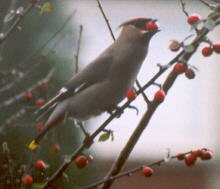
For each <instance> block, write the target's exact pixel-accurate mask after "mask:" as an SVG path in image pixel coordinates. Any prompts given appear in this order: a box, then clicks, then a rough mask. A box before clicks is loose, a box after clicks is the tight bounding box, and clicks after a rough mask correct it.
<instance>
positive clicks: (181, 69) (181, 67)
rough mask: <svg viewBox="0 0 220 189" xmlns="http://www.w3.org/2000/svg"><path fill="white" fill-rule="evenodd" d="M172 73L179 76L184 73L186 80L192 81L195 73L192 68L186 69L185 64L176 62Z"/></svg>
mask: <svg viewBox="0 0 220 189" xmlns="http://www.w3.org/2000/svg"><path fill="white" fill-rule="evenodd" d="M173 73H175V74H177V75H180V74H183V73H185V76H186V77H187V78H188V79H193V78H194V77H195V72H194V70H193V69H192V68H188V65H187V64H186V63H182V62H178V63H176V64H175V65H174V67H173Z"/></svg>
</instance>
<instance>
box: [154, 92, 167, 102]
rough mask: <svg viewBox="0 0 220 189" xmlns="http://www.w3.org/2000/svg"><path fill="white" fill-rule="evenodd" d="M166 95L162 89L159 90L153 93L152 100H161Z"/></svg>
mask: <svg viewBox="0 0 220 189" xmlns="http://www.w3.org/2000/svg"><path fill="white" fill-rule="evenodd" d="M165 97H166V93H165V92H164V91H163V90H159V91H157V92H156V93H155V94H154V100H155V101H157V102H163V100H164V99H165Z"/></svg>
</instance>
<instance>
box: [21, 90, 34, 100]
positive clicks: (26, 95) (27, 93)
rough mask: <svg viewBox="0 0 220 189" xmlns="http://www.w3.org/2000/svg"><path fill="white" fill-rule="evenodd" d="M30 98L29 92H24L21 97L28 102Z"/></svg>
mask: <svg viewBox="0 0 220 189" xmlns="http://www.w3.org/2000/svg"><path fill="white" fill-rule="evenodd" d="M32 97H33V95H32V93H31V92H25V93H24V95H23V99H24V100H25V101H28V100H30V99H31V98H32Z"/></svg>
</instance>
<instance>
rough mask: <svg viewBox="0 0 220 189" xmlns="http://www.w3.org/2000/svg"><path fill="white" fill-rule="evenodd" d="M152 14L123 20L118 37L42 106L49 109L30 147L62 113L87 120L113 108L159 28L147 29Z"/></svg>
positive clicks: (132, 77)
mask: <svg viewBox="0 0 220 189" xmlns="http://www.w3.org/2000/svg"><path fill="white" fill-rule="evenodd" d="M156 21H157V20H154V19H151V18H145V17H141V18H135V19H131V20H128V21H126V22H124V23H122V24H121V25H120V26H119V27H120V28H121V33H120V35H119V37H118V38H117V39H116V40H115V41H114V42H113V43H112V44H111V45H110V46H109V47H108V48H107V49H105V50H104V51H103V52H102V53H101V54H100V55H99V56H98V57H97V58H95V59H94V60H93V61H92V62H91V63H90V64H88V65H87V66H86V67H85V68H84V69H83V70H82V71H80V72H78V73H77V74H75V75H74V76H73V77H72V78H71V79H70V81H69V82H68V83H67V84H66V85H65V86H64V87H63V88H61V90H60V91H59V93H58V94H57V95H56V96H55V97H54V98H52V99H51V100H50V101H49V102H48V103H46V104H45V105H44V106H42V107H41V108H40V110H39V112H44V111H51V114H50V116H49V118H48V120H47V121H46V123H45V128H44V129H43V130H42V132H41V133H40V134H39V135H38V136H37V137H36V138H35V140H33V141H32V142H31V143H30V145H29V147H30V149H35V148H36V147H37V144H38V143H39V141H40V140H41V139H42V138H43V136H44V135H45V134H46V133H47V132H48V131H49V130H50V129H51V128H53V127H54V126H55V125H56V124H57V123H59V122H60V121H62V120H63V119H64V117H65V115H67V116H71V117H73V118H74V119H77V120H86V119H89V118H90V117H92V116H97V115H99V114H101V113H102V112H104V111H111V110H113V109H114V108H115V107H116V106H117V104H118V103H119V102H120V101H121V100H122V99H123V98H124V97H125V94H126V92H127V91H128V89H130V88H132V86H133V85H134V82H135V80H136V77H137V74H138V72H139V70H140V67H141V65H142V63H143V61H144V59H145V57H146V55H147V53H148V46H149V42H150V40H151V38H152V36H153V35H154V34H156V33H157V32H158V31H159V30H158V28H153V29H150V30H148V29H147V27H146V25H147V24H148V23H149V22H151V23H152V22H153V23H156Z"/></svg>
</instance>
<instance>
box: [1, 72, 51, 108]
mask: <svg viewBox="0 0 220 189" xmlns="http://www.w3.org/2000/svg"><path fill="white" fill-rule="evenodd" d="M53 74H54V69H52V70H51V71H50V72H49V73H48V75H47V76H46V77H45V78H44V79H42V80H40V81H39V82H37V83H36V84H34V85H32V86H31V87H29V88H28V89H26V91H29V92H31V91H33V90H34V89H35V88H36V87H37V86H38V85H39V83H40V82H48V80H49V79H50V78H51V77H52V75H53ZM23 95H24V91H22V92H21V93H19V94H17V95H16V96H14V97H12V98H10V99H8V100H6V101H4V103H2V104H0V108H4V107H6V106H10V105H11V104H13V103H15V102H17V101H18V100H20V99H21V98H22V97H23Z"/></svg>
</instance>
